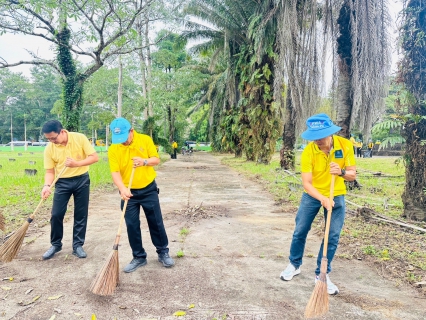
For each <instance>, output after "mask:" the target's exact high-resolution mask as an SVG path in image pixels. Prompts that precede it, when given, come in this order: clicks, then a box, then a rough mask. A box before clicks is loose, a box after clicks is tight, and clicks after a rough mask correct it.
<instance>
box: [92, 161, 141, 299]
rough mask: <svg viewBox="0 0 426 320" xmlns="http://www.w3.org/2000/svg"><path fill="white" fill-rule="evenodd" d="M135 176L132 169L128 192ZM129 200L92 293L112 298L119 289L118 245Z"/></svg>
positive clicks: (122, 212) (94, 282)
mask: <svg viewBox="0 0 426 320" xmlns="http://www.w3.org/2000/svg"><path fill="white" fill-rule="evenodd" d="M134 174H135V167H133V169H132V173H131V174H130V181H129V186H128V190H129V191H130V187H131V185H132V182H133V176H134ZM127 203H128V200H126V201H124V205H123V210H122V211H121V218H120V224H119V225H118V231H117V235H116V236H115V241H114V246H113V247H112V253H111V254H110V255H109V257H108V259H107V260H106V261H105V263H104V265H103V267H102V269H101V270H100V271H99V273H98V274H97V275H96V278H95V279H94V280H93V282H92V284H91V285H90V291H91V292H93V293H94V294H98V295H101V296H110V295H112V294H113V293H114V290H115V287H117V285H118V282H119V276H118V275H119V273H120V271H119V262H118V244H119V243H120V236H121V226H122V224H123V221H124V215H125V214H126V208H127Z"/></svg>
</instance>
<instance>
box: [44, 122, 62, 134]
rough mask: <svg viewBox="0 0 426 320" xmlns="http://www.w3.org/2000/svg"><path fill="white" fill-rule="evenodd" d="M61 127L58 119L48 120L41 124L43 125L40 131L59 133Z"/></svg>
mask: <svg viewBox="0 0 426 320" xmlns="http://www.w3.org/2000/svg"><path fill="white" fill-rule="evenodd" d="M62 129H63V127H62V123H60V122H59V121H58V120H49V121H47V122H46V123H45V124H44V125H43V127H42V128H41V132H42V133H51V132H56V133H60V132H61V130H62Z"/></svg>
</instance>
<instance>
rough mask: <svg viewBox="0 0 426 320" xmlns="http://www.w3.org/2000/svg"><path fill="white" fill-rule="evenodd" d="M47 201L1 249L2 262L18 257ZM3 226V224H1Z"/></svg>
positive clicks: (42, 200) (54, 181)
mask: <svg viewBox="0 0 426 320" xmlns="http://www.w3.org/2000/svg"><path fill="white" fill-rule="evenodd" d="M66 168H67V167H66V166H64V168H63V169H62V170H61V172H59V174H58V175H57V176H56V178H55V180H53V182H52V184H51V186H50V189H52V188H53V186H54V185H55V184H56V182H57V181H58V179H59V177H61V176H62V174H63V173H64V171H65V169H66ZM44 200H45V199H43V198H42V199H41V200H40V202H39V203H38V205H37V207H36V208H35V210H34V212H33V213H32V214H31V215H30V216H29V217H28V218H27V221H25V222H24V224H23V225H22V226H21V227H20V228H19V229H18V230H16V231H15V233H14V234H13V235H12V236H11V237H10V238H9V239H7V240H6V241H5V242H4V243H3V244H2V245H1V247H0V260H1V261H3V262H10V261H12V260H13V259H14V258H15V257H16V255H17V254H18V252H19V249H20V248H21V246H22V242H24V238H25V235H26V233H27V230H28V227H29V225H30V223H31V222H33V219H34V217H35V214H36V212H37V211H38V210H39V209H40V208H41V205H42V204H43V202H44ZM0 220H1V219H0ZM0 225H1V223H0Z"/></svg>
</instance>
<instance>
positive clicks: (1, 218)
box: [0, 213, 6, 231]
mask: <svg viewBox="0 0 426 320" xmlns="http://www.w3.org/2000/svg"><path fill="white" fill-rule="evenodd" d="M5 226H6V224H5V222H4V215H3V214H1V213H0V230H1V231H4V227H5Z"/></svg>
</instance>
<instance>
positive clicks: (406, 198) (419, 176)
mask: <svg viewBox="0 0 426 320" xmlns="http://www.w3.org/2000/svg"><path fill="white" fill-rule="evenodd" d="M423 115H426V109H425V108H423ZM404 137H405V139H406V147H405V156H404V158H405V163H406V165H405V188H404V193H403V194H402V202H403V204H404V213H403V216H404V217H406V218H409V219H412V220H420V221H426V176H425V175H426V169H425V168H426V145H425V144H423V143H422V140H423V141H424V140H426V120H422V121H420V122H418V123H415V122H414V121H410V122H408V123H407V124H406V125H405V130H404Z"/></svg>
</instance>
